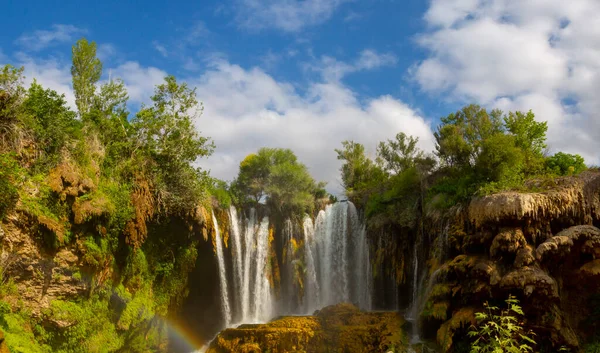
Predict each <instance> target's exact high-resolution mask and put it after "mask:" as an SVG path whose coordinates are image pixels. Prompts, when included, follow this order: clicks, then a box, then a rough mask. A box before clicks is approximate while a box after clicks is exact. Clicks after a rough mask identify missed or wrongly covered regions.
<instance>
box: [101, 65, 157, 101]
mask: <svg viewBox="0 0 600 353" xmlns="http://www.w3.org/2000/svg"><path fill="white" fill-rule="evenodd" d="M111 72H112V74H113V77H115V78H116V77H119V78H121V79H123V81H124V82H125V86H126V88H127V93H128V94H129V99H130V101H131V102H133V103H149V102H150V97H151V96H152V95H153V94H154V87H155V86H156V85H158V84H161V83H162V82H164V78H165V76H167V73H166V72H165V71H163V70H160V69H157V68H155V67H142V66H140V64H139V63H137V62H134V61H128V62H126V63H124V64H121V65H119V66H117V67H116V68H114V69H112V70H111Z"/></svg>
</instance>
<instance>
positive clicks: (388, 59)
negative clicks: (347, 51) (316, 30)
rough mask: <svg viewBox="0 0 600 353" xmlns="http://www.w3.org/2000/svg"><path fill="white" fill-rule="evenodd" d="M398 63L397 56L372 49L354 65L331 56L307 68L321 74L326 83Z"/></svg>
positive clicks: (363, 52) (366, 51) (360, 56)
mask: <svg viewBox="0 0 600 353" xmlns="http://www.w3.org/2000/svg"><path fill="white" fill-rule="evenodd" d="M397 61H398V59H397V58H396V56H394V55H393V54H391V53H378V52H376V51H374V50H371V49H365V50H363V51H362V52H361V53H360V55H359V57H358V58H357V59H356V60H355V61H354V62H352V63H347V62H344V61H338V60H336V59H335V58H332V57H330V56H323V57H322V58H321V60H320V61H318V62H317V63H313V64H309V65H307V68H308V69H310V70H312V71H316V72H320V73H321V76H322V77H323V79H324V80H325V81H339V80H341V79H342V78H344V76H346V75H348V74H350V73H353V72H358V71H367V70H375V69H378V68H380V67H384V66H394V65H395V64H396V62H397Z"/></svg>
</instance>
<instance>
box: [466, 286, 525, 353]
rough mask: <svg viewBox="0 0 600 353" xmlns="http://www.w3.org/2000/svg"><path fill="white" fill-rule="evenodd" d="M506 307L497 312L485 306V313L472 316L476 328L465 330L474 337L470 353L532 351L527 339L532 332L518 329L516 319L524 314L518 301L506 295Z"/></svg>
mask: <svg viewBox="0 0 600 353" xmlns="http://www.w3.org/2000/svg"><path fill="white" fill-rule="evenodd" d="M506 305H507V308H506V309H504V310H501V309H500V308H498V307H495V306H490V305H489V304H488V303H485V304H484V306H485V309H486V310H485V312H479V313H475V317H476V319H477V321H478V326H477V327H475V326H473V327H471V331H469V337H473V338H475V341H473V343H472V344H471V353H504V352H506V353H508V352H511V353H513V352H514V353H520V352H533V348H531V346H530V344H531V345H535V344H536V343H535V341H534V340H533V339H532V338H531V337H529V336H530V335H532V334H533V333H531V332H525V331H524V329H523V327H522V326H520V322H519V317H522V316H523V315H524V314H523V310H522V309H521V307H520V306H519V301H518V300H517V299H516V298H515V297H514V296H512V295H509V296H508V299H507V300H506Z"/></svg>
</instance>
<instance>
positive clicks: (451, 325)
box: [437, 308, 477, 352]
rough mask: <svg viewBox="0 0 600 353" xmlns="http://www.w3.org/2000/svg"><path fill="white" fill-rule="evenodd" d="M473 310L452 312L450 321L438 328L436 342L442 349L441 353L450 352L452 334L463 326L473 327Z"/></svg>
mask: <svg viewBox="0 0 600 353" xmlns="http://www.w3.org/2000/svg"><path fill="white" fill-rule="evenodd" d="M476 323H477V321H476V320H475V309H473V308H461V309H460V310H458V311H456V312H454V313H453V314H452V317H451V318H450V320H448V321H446V322H445V323H443V324H442V326H440V328H439V329H438V331H437V342H438V344H439V345H440V346H441V347H442V352H451V351H452V348H453V347H452V344H453V338H454V332H455V331H456V330H458V329H459V328H461V327H463V326H465V325H466V326H467V327H468V326H471V325H475V324H476Z"/></svg>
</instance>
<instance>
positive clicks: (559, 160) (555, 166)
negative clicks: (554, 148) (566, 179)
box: [546, 152, 587, 175]
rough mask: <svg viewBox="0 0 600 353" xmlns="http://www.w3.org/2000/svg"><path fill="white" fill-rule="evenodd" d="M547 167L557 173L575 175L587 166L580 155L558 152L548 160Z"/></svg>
mask: <svg viewBox="0 0 600 353" xmlns="http://www.w3.org/2000/svg"><path fill="white" fill-rule="evenodd" d="M546 169H547V170H548V171H549V172H551V173H554V174H557V175H574V174H579V173H581V172H583V171H584V170H586V169H587V167H586V166H585V161H584V159H583V157H581V156H580V155H578V154H569V153H563V152H557V153H556V154H555V155H553V156H552V157H549V158H548V159H547V160H546Z"/></svg>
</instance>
